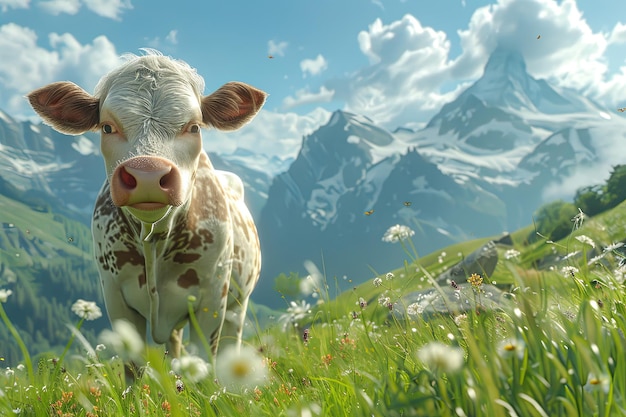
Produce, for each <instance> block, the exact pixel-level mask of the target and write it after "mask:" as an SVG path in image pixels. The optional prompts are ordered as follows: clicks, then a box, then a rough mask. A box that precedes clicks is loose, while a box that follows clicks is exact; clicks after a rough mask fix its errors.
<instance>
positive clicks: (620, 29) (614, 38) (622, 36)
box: [608, 22, 626, 44]
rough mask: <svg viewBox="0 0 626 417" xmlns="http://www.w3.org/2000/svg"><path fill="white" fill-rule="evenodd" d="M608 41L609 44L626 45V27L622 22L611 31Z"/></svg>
mask: <svg viewBox="0 0 626 417" xmlns="http://www.w3.org/2000/svg"><path fill="white" fill-rule="evenodd" d="M608 41H609V44H615V43H626V25H625V24H623V23H621V22H617V24H616V25H615V27H614V28H613V30H612V31H611V35H610V36H609V39H608Z"/></svg>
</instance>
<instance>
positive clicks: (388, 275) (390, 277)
mask: <svg viewBox="0 0 626 417" xmlns="http://www.w3.org/2000/svg"><path fill="white" fill-rule="evenodd" d="M394 276H395V275H394V274H393V272H387V273H386V274H385V279H386V280H387V281H389V280H392V279H393V277H394Z"/></svg>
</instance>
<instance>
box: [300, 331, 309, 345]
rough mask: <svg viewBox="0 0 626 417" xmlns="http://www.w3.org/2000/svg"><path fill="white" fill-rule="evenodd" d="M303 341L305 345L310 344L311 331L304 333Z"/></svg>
mask: <svg viewBox="0 0 626 417" xmlns="http://www.w3.org/2000/svg"><path fill="white" fill-rule="evenodd" d="M302 341H303V342H304V343H308V342H309V329H304V333H302Z"/></svg>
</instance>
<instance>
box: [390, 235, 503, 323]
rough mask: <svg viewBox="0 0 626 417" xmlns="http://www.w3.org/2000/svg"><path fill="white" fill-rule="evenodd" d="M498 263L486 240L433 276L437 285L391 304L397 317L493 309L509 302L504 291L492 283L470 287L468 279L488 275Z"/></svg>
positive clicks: (489, 243) (493, 248)
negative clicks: (475, 275) (460, 259)
mask: <svg viewBox="0 0 626 417" xmlns="http://www.w3.org/2000/svg"><path fill="white" fill-rule="evenodd" d="M497 264H498V251H497V250H496V244H495V242H493V241H489V242H487V243H486V244H485V245H483V246H481V247H480V248H478V249H477V250H475V251H474V252H472V253H470V254H469V255H468V256H467V257H466V258H465V259H463V260H462V261H460V262H458V263H457V264H455V265H454V266H452V267H451V268H450V269H448V270H447V271H446V272H444V273H442V274H440V275H439V276H437V277H436V278H435V282H436V283H437V287H436V288H430V289H425V290H421V291H416V292H413V293H410V294H408V295H406V296H404V297H402V298H401V300H400V302H399V303H397V304H396V305H394V310H393V314H394V315H395V316H396V317H397V318H398V319H404V318H407V315H408V318H414V317H417V316H424V315H426V316H428V315H433V314H437V313H449V314H453V315H457V314H461V313H464V312H466V311H469V310H475V309H479V310H495V309H501V308H503V307H504V306H505V305H507V304H510V303H511V300H510V299H508V298H507V293H506V292H504V291H502V290H501V289H499V288H497V287H495V286H493V285H491V284H481V285H478V286H473V285H472V284H470V283H468V282H467V279H468V277H470V276H471V275H472V274H477V275H480V276H481V277H483V278H485V279H486V278H487V277H490V276H491V275H492V274H493V271H494V270H495V269H496V265H497Z"/></svg>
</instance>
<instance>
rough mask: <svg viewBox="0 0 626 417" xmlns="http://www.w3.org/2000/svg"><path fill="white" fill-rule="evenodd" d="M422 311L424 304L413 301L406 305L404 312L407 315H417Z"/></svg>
mask: <svg viewBox="0 0 626 417" xmlns="http://www.w3.org/2000/svg"><path fill="white" fill-rule="evenodd" d="M423 312H424V306H423V305H421V304H420V303H413V304H410V305H408V306H407V308H406V314H408V315H409V316H419V315H420V314H422V313H423Z"/></svg>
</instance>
